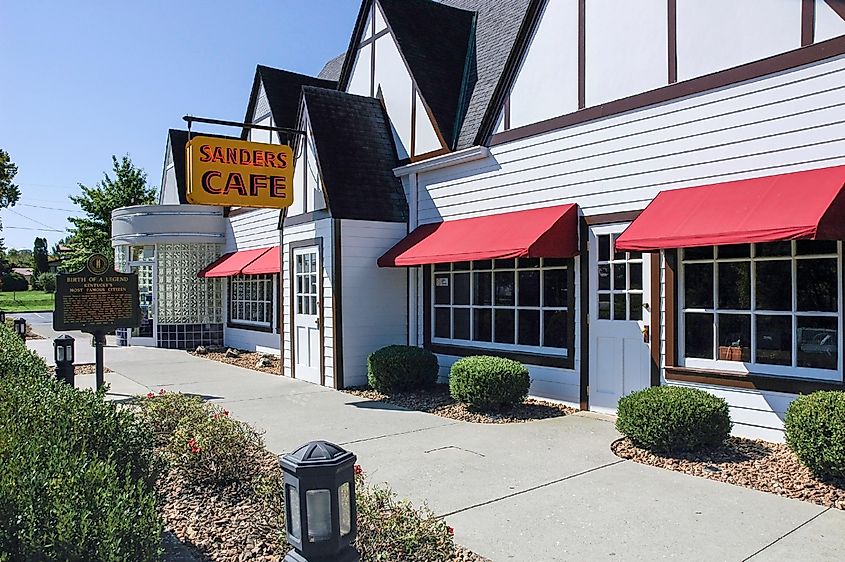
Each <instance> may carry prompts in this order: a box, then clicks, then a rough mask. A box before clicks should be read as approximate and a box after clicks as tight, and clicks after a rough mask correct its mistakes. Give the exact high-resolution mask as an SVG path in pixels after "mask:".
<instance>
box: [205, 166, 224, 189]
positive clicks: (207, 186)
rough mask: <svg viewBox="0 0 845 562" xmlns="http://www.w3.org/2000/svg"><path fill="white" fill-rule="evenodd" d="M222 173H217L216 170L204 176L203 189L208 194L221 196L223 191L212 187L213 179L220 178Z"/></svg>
mask: <svg viewBox="0 0 845 562" xmlns="http://www.w3.org/2000/svg"><path fill="white" fill-rule="evenodd" d="M219 177H220V172H215V171H214V170H209V171H207V172H206V173H204V174H203V175H202V188H203V190H205V192H206V193H211V194H212V195H220V193H222V190H221V189H219V188H216V187H214V186H213V185H211V178H219Z"/></svg>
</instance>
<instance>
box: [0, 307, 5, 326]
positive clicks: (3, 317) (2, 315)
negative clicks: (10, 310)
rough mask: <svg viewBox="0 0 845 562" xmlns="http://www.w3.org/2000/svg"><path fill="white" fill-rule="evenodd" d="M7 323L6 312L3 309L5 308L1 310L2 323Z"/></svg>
mask: <svg viewBox="0 0 845 562" xmlns="http://www.w3.org/2000/svg"><path fill="white" fill-rule="evenodd" d="M5 323H6V312H5V311H3V310H0V324H5Z"/></svg>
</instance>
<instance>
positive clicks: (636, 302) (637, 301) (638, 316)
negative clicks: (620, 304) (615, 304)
mask: <svg viewBox="0 0 845 562" xmlns="http://www.w3.org/2000/svg"><path fill="white" fill-rule="evenodd" d="M628 309H629V310H628V319H629V320H642V319H643V296H642V294H641V293H630V294H629V295H628Z"/></svg>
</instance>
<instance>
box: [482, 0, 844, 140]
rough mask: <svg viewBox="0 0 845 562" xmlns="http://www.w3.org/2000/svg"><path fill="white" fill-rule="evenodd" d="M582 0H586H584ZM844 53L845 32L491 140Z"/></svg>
mask: <svg viewBox="0 0 845 562" xmlns="http://www.w3.org/2000/svg"><path fill="white" fill-rule="evenodd" d="M581 1H582V2H583V1H584V0H581ZM843 10H845V4H843ZM843 13H845V12H843ZM842 54H845V35H842V36H840V37H834V38H833V39H829V40H827V41H822V42H821V43H815V44H813V45H808V46H806V47H801V48H800V49H795V50H793V51H788V52H786V53H781V54H779V55H774V56H771V57H769V58H765V59H762V60H758V61H754V62H750V63H747V64H744V65H741V66H736V67H733V68H729V69H726V70H721V71H719V72H714V73H713V74H707V75H705V76H699V77H698V78H692V79H690V80H685V81H683V82H677V83H675V84H669V85H667V86H663V87H660V88H657V89H656V90H650V91H648V92H643V93H641V94H635V95H633V96H629V97H627V98H622V99H618V100H614V101H611V102H608V103H605V104H602V105H597V106H593V107H587V108H585V109H580V110H579V111H576V112H574V113H569V114H566V115H561V116H559V117H553V118H551V119H547V120H546V121H540V122H539V123H532V124H530V125H524V126H522V127H516V128H514V129H511V130H509V131H504V132H501V133H496V134H494V135H493V136H492V138H491V141H490V144H491V145H493V146H495V145H499V144H505V143H508V142H513V141H517V140H521V139H525V138H529V137H532V136H536V135H541V134H543V133H549V132H552V131H556V130H558V129H563V128H566V127H571V126H573V125H578V124H581V123H586V122H588V121H593V120H595V119H600V118H603V117H608V116H610V115H616V114H619V113H625V112H627V111H632V110H635V109H640V108H643V107H647V106H650V105H657V104H660V103H664V102H667V101H672V100H676V99H679V98H683V97H686V96H691V95H695V94H701V93H703V92H707V91H710V90H715V89H718V88H723V87H725V86H731V85H733V84H738V83H740V82H746V81H748V80H754V79H757V78H762V77H764V76H768V75H771V74H776V73H778V72H783V71H785V70H790V69H793V68H797V67H800V66H804V65H807V64H812V63H816V62H819V61H822V60H825V59H828V58H831V57H835V56H838V55H842ZM579 80H580V77H579Z"/></svg>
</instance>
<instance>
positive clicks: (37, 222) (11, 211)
mask: <svg viewBox="0 0 845 562" xmlns="http://www.w3.org/2000/svg"><path fill="white" fill-rule="evenodd" d="M6 210H7V211H9V212H10V213H12V214H14V215H18V216H19V217H22V218H25V219H26V220H28V221H32V222H34V223H35V224H40V225H41V226H46V227H47V228H53V227H52V225H49V224H45V223H43V222H41V221H38V220H35V219H34V218H32V217H28V216H26V215H23V214H21V213H19V212H17V211H15V210H12V209H8V208H7V209H6Z"/></svg>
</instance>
